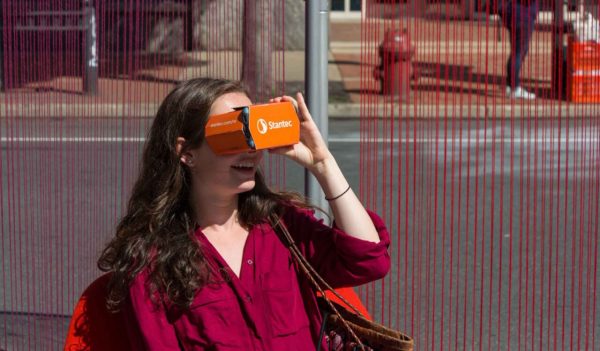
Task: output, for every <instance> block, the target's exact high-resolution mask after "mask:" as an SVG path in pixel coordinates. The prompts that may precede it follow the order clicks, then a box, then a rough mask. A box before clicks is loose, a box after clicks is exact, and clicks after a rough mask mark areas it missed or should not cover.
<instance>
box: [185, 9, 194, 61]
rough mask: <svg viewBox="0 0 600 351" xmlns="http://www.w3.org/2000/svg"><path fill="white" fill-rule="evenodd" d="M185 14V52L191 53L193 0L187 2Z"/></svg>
mask: <svg viewBox="0 0 600 351" xmlns="http://www.w3.org/2000/svg"><path fill="white" fill-rule="evenodd" d="M186 6H187V8H186V12H185V50H186V51H192V46H193V44H192V43H193V39H194V12H193V10H194V5H193V0H187V4H186Z"/></svg>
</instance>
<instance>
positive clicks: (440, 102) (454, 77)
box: [330, 19, 600, 118]
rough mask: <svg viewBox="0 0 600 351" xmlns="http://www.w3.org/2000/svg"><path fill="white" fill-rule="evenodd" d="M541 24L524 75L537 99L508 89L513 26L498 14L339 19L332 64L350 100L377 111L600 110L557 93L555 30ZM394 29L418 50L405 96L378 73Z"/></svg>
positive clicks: (509, 113) (477, 114)
mask: <svg viewBox="0 0 600 351" xmlns="http://www.w3.org/2000/svg"><path fill="white" fill-rule="evenodd" d="M538 22H539V21H538ZM546 22H547V19H546ZM538 27H539V28H538V30H536V32H535V33H534V36H533V40H532V43H531V45H530V51H529V55H528V56H527V58H526V61H525V64H524V67H523V69H522V74H521V80H522V83H523V86H524V87H525V88H527V89H528V90H531V91H533V92H535V93H536V95H537V96H538V98H537V99H535V100H531V101H526V100H514V99H509V98H507V97H506V95H505V86H506V83H505V76H506V73H505V71H506V68H505V67H506V61H507V58H508V56H509V55H510V44H509V38H508V31H507V30H506V29H504V28H502V27H499V26H498V25H497V22H495V21H492V22H490V23H486V22H485V21H446V20H435V19H431V20H427V19H419V20H415V19H407V20H404V21H398V20H396V21H385V20H367V21H366V22H365V23H363V24H361V23H360V22H359V21H356V22H338V23H333V24H332V26H331V30H330V48H331V53H332V56H333V57H334V61H333V62H332V63H333V67H332V68H333V69H337V70H339V75H340V77H341V78H340V79H341V80H342V82H343V89H344V91H345V92H347V93H348V100H349V101H350V103H352V104H359V103H361V102H362V103H363V104H365V105H367V106H366V107H363V110H367V111H368V110H369V106H370V105H374V106H377V107H371V110H372V111H374V112H373V113H380V112H381V111H382V110H386V111H388V112H387V114H388V115H391V113H392V111H394V110H395V111H396V115H400V116H418V117H434V116H438V115H439V116H448V117H456V116H462V117H467V118H468V117H472V118H481V117H506V118H510V117H528V116H536V117H545V116H558V115H559V114H560V115H561V116H563V117H566V116H582V114H585V113H586V111H592V112H593V113H598V111H600V109H598V105H590V104H586V105H582V104H573V103H569V102H566V101H559V100H557V99H554V98H552V97H551V88H552V87H551V71H552V63H551V57H552V56H551V55H552V33H551V32H550V31H549V26H548V23H545V22H543V21H542V22H541V23H538ZM389 28H392V29H401V28H405V29H406V30H407V32H408V33H409V35H410V37H411V41H412V45H413V47H414V49H415V55H414V56H413V58H412V62H411V63H412V67H413V70H414V71H415V73H416V74H415V75H416V77H415V79H412V80H411V82H410V86H411V95H410V97H409V98H408V99H407V101H403V102H398V101H394V100H393V99H390V98H387V97H384V96H382V95H381V94H380V91H379V82H378V81H376V80H375V79H374V78H373V76H372V71H373V69H374V68H375V67H376V66H377V65H378V64H379V57H378V53H377V49H378V45H379V43H380V42H381V41H382V39H383V35H384V33H385V30H386V29H389ZM599 89H600V88H599ZM333 103H335V101H333ZM382 105H383V106H384V107H383V108H382ZM385 105H387V106H388V107H387V108H386V107H385ZM347 107H348V106H346V108H347ZM589 113H590V112H587V114H588V115H589ZM366 114H367V115H369V113H368V112H367V113H366ZM432 114H433V116H431V115H432Z"/></svg>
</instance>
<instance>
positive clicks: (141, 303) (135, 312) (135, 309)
mask: <svg viewBox="0 0 600 351" xmlns="http://www.w3.org/2000/svg"><path fill="white" fill-rule="evenodd" d="M146 280H147V274H146V273H145V272H142V273H140V274H138V276H137V277H136V278H135V280H134V281H133V283H132V285H131V286H130V288H129V300H128V305H129V306H127V307H128V308H126V309H125V313H126V314H127V315H128V316H127V317H126V318H127V320H129V321H131V323H132V324H135V325H136V326H137V328H135V329H136V330H132V328H129V329H130V330H128V334H129V335H130V337H131V338H132V339H135V340H131V345H132V346H134V345H135V349H136V350H137V349H139V350H149V351H153V350H177V351H179V350H180V348H179V342H178V340H177V335H176V333H175V328H174V326H173V325H172V324H171V323H169V321H168V319H167V314H166V311H165V309H164V308H163V305H162V304H159V305H157V304H155V303H154V302H153V301H152V300H151V298H150V296H149V294H148V289H146Z"/></svg>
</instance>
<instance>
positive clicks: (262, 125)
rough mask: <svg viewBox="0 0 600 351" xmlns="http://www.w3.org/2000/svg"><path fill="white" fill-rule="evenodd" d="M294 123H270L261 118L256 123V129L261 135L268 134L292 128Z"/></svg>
mask: <svg viewBox="0 0 600 351" xmlns="http://www.w3.org/2000/svg"><path fill="white" fill-rule="evenodd" d="M291 126H292V121H280V122H268V123H267V121H265V120H264V119H262V118H260V119H259V120H258V121H256V129H258V132H259V133H260V134H266V133H267V132H268V131H269V130H271V129H279V128H290V127H291Z"/></svg>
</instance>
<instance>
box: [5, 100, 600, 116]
mask: <svg viewBox="0 0 600 351" xmlns="http://www.w3.org/2000/svg"><path fill="white" fill-rule="evenodd" d="M158 107H159V104H158V103H134V104H113V103H104V104H102V103H101V104H85V103H71V104H68V103H58V104H56V103H54V104H44V105H31V104H9V105H4V104H0V118H40V116H49V118H54V119H56V118H75V119H88V118H122V117H126V118H152V117H154V114H155V113H156V111H157V110H158ZM590 111H600V104H571V103H561V102H557V103H556V104H550V105H539V104H535V103H518V104H517V103H515V104H504V105H492V106H483V105H480V106H476V105H471V106H463V105H420V104H402V103H400V102H398V101H397V100H390V101H387V102H385V103H377V104H366V105H361V104H358V103H331V104H329V108H328V114H329V118H341V119H344V118H361V116H365V118H418V119H431V118H436V116H439V118H441V119H444V118H463V119H484V118H558V117H569V118H573V117H592V116H590Z"/></svg>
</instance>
